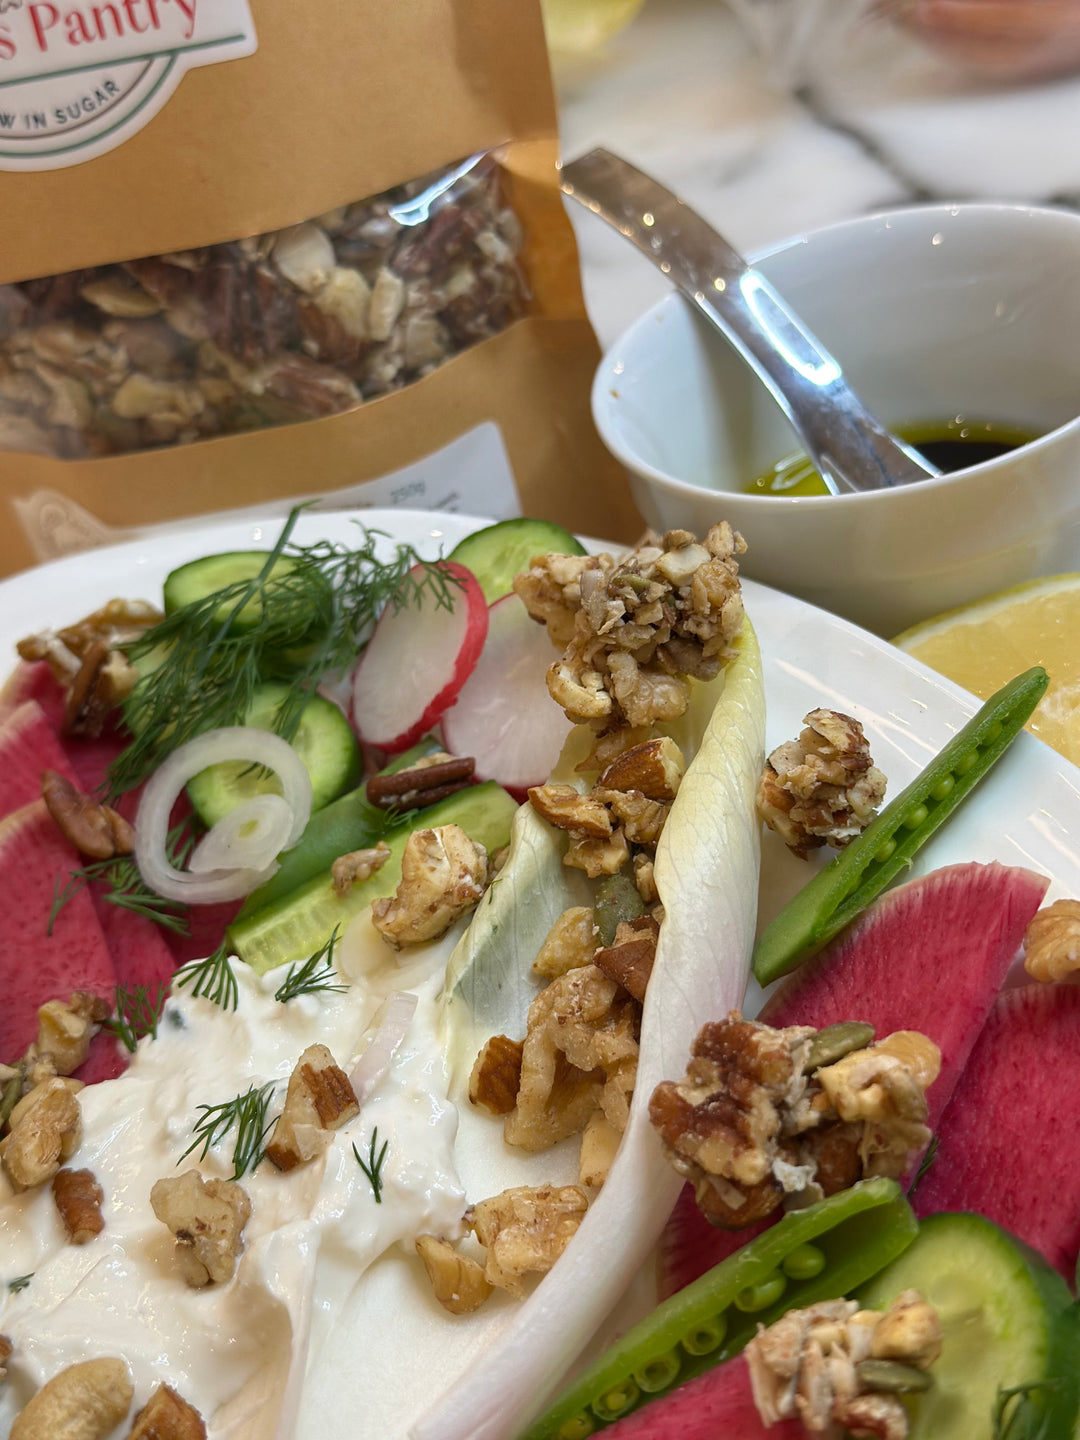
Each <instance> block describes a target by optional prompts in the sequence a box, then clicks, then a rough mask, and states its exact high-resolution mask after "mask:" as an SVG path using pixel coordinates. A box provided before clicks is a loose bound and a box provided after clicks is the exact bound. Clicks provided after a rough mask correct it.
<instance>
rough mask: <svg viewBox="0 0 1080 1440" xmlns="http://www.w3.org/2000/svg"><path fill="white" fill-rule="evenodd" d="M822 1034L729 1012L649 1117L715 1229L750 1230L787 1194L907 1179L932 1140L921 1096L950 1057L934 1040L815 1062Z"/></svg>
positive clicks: (907, 1037) (904, 1040) (889, 1041)
mask: <svg viewBox="0 0 1080 1440" xmlns="http://www.w3.org/2000/svg"><path fill="white" fill-rule="evenodd" d="M837 1028H840V1027H837ZM852 1028H853V1029H855V1030H861V1029H862V1027H852ZM817 1033H818V1032H816V1031H814V1030H812V1029H810V1028H808V1027H806V1026H791V1027H789V1028H787V1029H786V1030H775V1029H772V1028H771V1027H770V1026H768V1025H762V1024H759V1023H757V1022H755V1021H748V1020H744V1019H743V1018H742V1016H741V1015H740V1014H739V1012H738V1011H732V1012H731V1014H730V1015H729V1016H728V1017H727V1019H726V1020H723V1021H720V1022H718V1023H712V1024H708V1025H706V1026H705V1027H704V1028H703V1029H702V1031H701V1033H700V1034H699V1035H698V1037H697V1039H696V1040H695V1042H694V1046H693V1050H692V1053H691V1060H690V1064H689V1066H688V1067H687V1072H686V1077H685V1079H684V1080H682V1081H681V1082H679V1083H678V1084H674V1083H672V1082H670V1081H664V1082H663V1083H662V1084H660V1085H658V1086H657V1088H656V1090H655V1091H654V1093H653V1096H652V1099H651V1101H650V1104H649V1115H650V1119H651V1120H652V1123H653V1125H654V1126H655V1127H656V1129H657V1131H658V1132H659V1134H660V1137H661V1139H662V1140H663V1142H664V1147H665V1151H666V1153H667V1156H668V1159H669V1160H670V1161H671V1163H672V1164H673V1165H674V1167H675V1169H676V1170H678V1172H679V1173H680V1174H681V1175H685V1176H686V1177H687V1179H689V1180H690V1181H691V1182H692V1183H693V1185H694V1190H695V1194H696V1196H697V1200H698V1204H699V1206H700V1207H701V1209H702V1211H703V1212H704V1214H705V1215H706V1217H707V1218H708V1219H709V1220H710V1221H712V1223H713V1224H715V1225H720V1226H723V1227H725V1228H728V1229H742V1228H743V1227H745V1226H746V1225H749V1224H752V1223H753V1222H754V1221H756V1220H758V1219H761V1218H762V1217H763V1216H765V1215H768V1214H770V1213H771V1212H772V1211H773V1210H775V1209H776V1208H778V1207H779V1206H780V1205H781V1204H783V1203H785V1201H786V1200H787V1197H793V1201H794V1203H798V1202H799V1200H800V1199H801V1200H802V1201H803V1202H804V1203H805V1201H806V1200H807V1199H812V1198H814V1197H815V1196H817V1197H820V1196H821V1195H831V1194H834V1193H835V1192H836V1191H837V1190H841V1189H846V1188H847V1187H848V1186H849V1185H852V1184H854V1183H855V1181H856V1180H859V1179H862V1178H863V1177H864V1176H868V1175H886V1176H889V1177H891V1178H892V1179H899V1178H900V1176H901V1175H902V1174H903V1172H904V1170H905V1168H906V1167H907V1165H908V1163H909V1161H910V1159H911V1157H912V1156H913V1155H914V1154H915V1153H917V1152H918V1151H919V1150H921V1149H922V1148H923V1147H924V1146H925V1145H926V1143H927V1142H928V1140H929V1139H930V1131H929V1130H928V1129H927V1126H926V1116H927V1104H926V1096H925V1093H924V1092H925V1088H926V1087H927V1086H928V1085H930V1084H932V1083H933V1081H934V1080H935V1079H936V1077H937V1074H938V1071H939V1069H940V1063H941V1057H940V1054H939V1052H938V1049H937V1046H936V1045H934V1044H933V1042H932V1041H930V1040H928V1039H927V1038H926V1036H924V1035H920V1034H918V1033H917V1032H915V1031H897V1032H896V1034H895V1035H891V1036H887V1037H885V1039H883V1040H881V1041H879V1042H877V1043H876V1044H874V1045H870V1046H866V1047H864V1048H860V1049H857V1050H853V1051H851V1052H849V1053H848V1054H846V1055H843V1056H842V1057H841V1058H840V1059H838V1060H837V1061H836V1062H835V1063H833V1064H831V1065H821V1064H816V1065H815V1063H814V1062H813V1055H812V1043H813V1041H814V1038H815V1036H816V1034H817ZM863 1033H865V1031H864V1032H863ZM856 1043H858V1042H856Z"/></svg>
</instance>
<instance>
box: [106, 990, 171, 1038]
mask: <svg viewBox="0 0 1080 1440" xmlns="http://www.w3.org/2000/svg"><path fill="white" fill-rule="evenodd" d="M168 993H169V992H168V990H167V989H166V987H165V986H164V985H159V986H157V991H156V994H153V995H151V992H150V991H149V990H148V989H147V988H146V986H145V985H136V986H134V987H133V988H132V989H131V990H125V989H124V987H123V986H122V985H117V987H116V1007H115V1009H114V1011H113V1015H112V1018H111V1019H110V1020H106V1021H105V1023H104V1025H103V1026H102V1027H101V1028H102V1029H103V1030H108V1031H109V1032H110V1033H111V1034H113V1035H115V1036H116V1038H117V1039H118V1040H119V1041H120V1043H121V1045H123V1047H124V1049H125V1050H129V1051H130V1052H131V1054H133V1055H134V1053H135V1049H136V1046H137V1045H138V1043H139V1041H140V1040H141V1039H142V1038H143V1037H144V1036H146V1035H149V1036H150V1038H151V1039H152V1040H156V1039H157V1032H158V1021H159V1020H160V1019H161V1012H162V1010H164V1008H165V1000H166V998H167V996H168Z"/></svg>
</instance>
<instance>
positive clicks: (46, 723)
mask: <svg viewBox="0 0 1080 1440" xmlns="http://www.w3.org/2000/svg"><path fill="white" fill-rule="evenodd" d="M43 770H55V771H57V773H58V774H60V775H63V776H64V778H65V779H67V780H70V781H72V783H73V784H76V785H77V784H78V783H79V781H78V776H77V775H76V774H75V771H74V769H73V768H72V766H71V764H70V763H69V761H68V758H67V755H66V753H65V751H64V748H63V746H62V745H61V744H60V741H59V740H58V739H57V738H56V735H55V733H54V731H53V726H52V722H51V721H50V720H49V718H48V716H47V715H46V714H45V711H44V710H43V709H42V708H41V706H40V705H39V704H38V703H37V701H36V700H24V701H23V703H22V704H21V705H19V706H17V707H16V708H15V709H14V710H12V711H10V712H9V713H8V717H7V719H6V720H4V721H3V722H2V723H0V815H9V814H10V813H11V811H12V810H20V809H21V808H22V807H23V806H24V805H30V804H32V803H33V801H35V800H40V799H41V772H42V771H43Z"/></svg>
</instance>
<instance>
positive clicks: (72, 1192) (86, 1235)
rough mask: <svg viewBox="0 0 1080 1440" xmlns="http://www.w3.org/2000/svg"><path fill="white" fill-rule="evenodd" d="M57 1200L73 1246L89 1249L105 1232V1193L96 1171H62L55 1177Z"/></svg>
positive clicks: (55, 1198) (53, 1188) (58, 1208)
mask: <svg viewBox="0 0 1080 1440" xmlns="http://www.w3.org/2000/svg"><path fill="white" fill-rule="evenodd" d="M52 1193H53V1199H54V1200H55V1201H56V1208H57V1210H58V1211H59V1212H60V1219H61V1220H63V1222H64V1229H65V1230H66V1231H67V1232H68V1239H69V1240H70V1241H71V1243H72V1244H73V1245H85V1244H86V1242H87V1241H88V1240H93V1238H94V1236H95V1235H100V1234H101V1232H102V1230H104V1229H105V1220H104V1218H103V1217H102V1214H101V1202H102V1201H103V1200H104V1199H105V1192H104V1191H103V1190H102V1188H101V1186H100V1185H99V1184H98V1182H97V1180H96V1179H95V1178H94V1172H93V1171H92V1170H60V1171H58V1172H57V1173H56V1174H55V1175H54V1176H53V1182H52Z"/></svg>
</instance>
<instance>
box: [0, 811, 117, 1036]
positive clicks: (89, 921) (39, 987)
mask: <svg viewBox="0 0 1080 1440" xmlns="http://www.w3.org/2000/svg"><path fill="white" fill-rule="evenodd" d="M78 864H79V857H78V855H77V854H76V852H75V850H74V849H73V848H72V847H71V846H70V845H69V844H68V842H67V841H66V840H65V839H64V837H63V836H62V835H61V834H60V832H59V830H57V828H56V826H55V825H54V824H53V821H52V818H51V817H50V815H49V812H48V810H46V808H45V802H44V801H43V800H35V801H34V802H33V804H31V805H24V806H23V808H22V809H21V810H16V811H14V812H13V813H12V814H11V815H8V816H6V817H5V818H4V819H3V820H2V821H0V877H2V876H4V875H6V877H7V879H6V881H5V880H3V879H0V885H3V891H4V894H5V895H8V896H10V897H11V900H10V903H9V904H8V906H7V908H6V911H5V914H4V923H3V926H0V1060H4V1061H7V1062H10V1061H12V1060H17V1059H18V1058H19V1057H20V1056H21V1055H22V1054H23V1053H24V1052H25V1050H26V1047H27V1046H28V1045H29V1044H30V1043H31V1042H32V1041H33V1040H35V1039H36V1038H37V1011H38V1006H39V1005H43V1004H44V1003H45V1001H46V1000H58V999H59V1000H66V999H67V998H68V996H69V995H70V994H71V992H72V991H73V990H89V991H91V992H92V993H93V994H95V995H100V996H101V997H102V998H103V999H107V1000H112V998H113V991H114V988H115V986H116V971H115V970H114V968H113V964H112V960H111V959H110V958H109V951H108V948H107V947H106V944H105V938H104V936H103V935H102V933H101V926H100V925H99V924H98V922H97V918H96V917H95V915H94V906H93V902H92V901H91V899H90V896H89V895H88V894H87V893H86V891H85V890H83V891H80V892H79V893H78V894H77V895H76V896H75V897H74V898H73V899H72V900H71V901H70V903H69V904H67V905H65V906H64V908H63V910H62V911H61V912H60V914H59V916H58V917H57V920H56V924H55V925H54V926H53V933H52V935H50V936H47V935H46V934H45V919H46V916H47V915H48V913H49V909H50V907H51V905H52V901H53V893H54V887H55V885H56V877H57V876H58V875H60V874H63V873H66V872H67V871H68V870H71V869H74V868H76V867H77V866H78Z"/></svg>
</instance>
